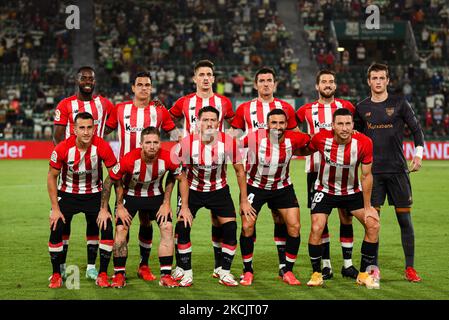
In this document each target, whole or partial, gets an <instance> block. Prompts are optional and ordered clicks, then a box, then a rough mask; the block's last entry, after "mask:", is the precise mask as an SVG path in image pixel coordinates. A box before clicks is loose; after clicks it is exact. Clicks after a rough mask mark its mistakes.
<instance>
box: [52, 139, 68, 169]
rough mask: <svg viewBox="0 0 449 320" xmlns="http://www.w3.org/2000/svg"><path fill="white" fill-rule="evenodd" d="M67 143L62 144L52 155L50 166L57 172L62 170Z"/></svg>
mask: <svg viewBox="0 0 449 320" xmlns="http://www.w3.org/2000/svg"><path fill="white" fill-rule="evenodd" d="M65 145H66V141H65V140H64V141H62V142H60V143H59V144H58V145H57V146H56V147H55V148H54V149H53V152H52V153H51V156H50V166H51V167H52V168H54V169H56V170H61V168H62V165H63V163H64V158H65V150H66V147H65Z"/></svg>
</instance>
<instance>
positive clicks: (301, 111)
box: [296, 105, 306, 122]
mask: <svg viewBox="0 0 449 320" xmlns="http://www.w3.org/2000/svg"><path fill="white" fill-rule="evenodd" d="M296 116H297V117H298V119H299V121H300V122H304V121H305V120H306V106H305V105H303V106H302V107H299V109H298V111H296Z"/></svg>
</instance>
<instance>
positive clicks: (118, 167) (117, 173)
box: [109, 153, 131, 180]
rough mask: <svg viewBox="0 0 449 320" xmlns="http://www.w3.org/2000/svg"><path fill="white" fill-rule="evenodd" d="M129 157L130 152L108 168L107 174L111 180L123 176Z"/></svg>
mask: <svg viewBox="0 0 449 320" xmlns="http://www.w3.org/2000/svg"><path fill="white" fill-rule="evenodd" d="M130 159H131V153H127V154H126V155H125V156H124V157H123V158H121V159H120V161H119V162H117V163H116V164H115V166H113V167H112V168H111V169H110V170H109V176H110V177H111V179H112V180H120V179H122V178H123V176H124V175H125V174H126V172H127V170H128V167H129V162H130Z"/></svg>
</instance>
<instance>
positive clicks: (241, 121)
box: [231, 104, 246, 130]
mask: <svg viewBox="0 0 449 320" xmlns="http://www.w3.org/2000/svg"><path fill="white" fill-rule="evenodd" d="M243 106H244V105H243V104H241V105H240V106H239V107H238V108H237V110H236V112H235V117H234V119H233V120H232V123H231V126H232V127H233V128H236V129H241V130H245V127H246V125H245V114H244V108H243Z"/></svg>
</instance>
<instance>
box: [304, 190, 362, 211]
mask: <svg viewBox="0 0 449 320" xmlns="http://www.w3.org/2000/svg"><path fill="white" fill-rule="evenodd" d="M334 208H342V209H346V211H347V212H348V213H350V212H352V211H355V210H359V209H363V208H364V203H363V193H362V192H357V193H354V194H349V195H345V196H335V195H332V194H328V193H325V192H321V191H316V193H315V197H314V198H313V202H312V207H311V209H312V210H311V213H312V214H314V213H325V214H327V215H330V214H331V212H332V209H334Z"/></svg>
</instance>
